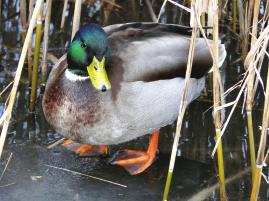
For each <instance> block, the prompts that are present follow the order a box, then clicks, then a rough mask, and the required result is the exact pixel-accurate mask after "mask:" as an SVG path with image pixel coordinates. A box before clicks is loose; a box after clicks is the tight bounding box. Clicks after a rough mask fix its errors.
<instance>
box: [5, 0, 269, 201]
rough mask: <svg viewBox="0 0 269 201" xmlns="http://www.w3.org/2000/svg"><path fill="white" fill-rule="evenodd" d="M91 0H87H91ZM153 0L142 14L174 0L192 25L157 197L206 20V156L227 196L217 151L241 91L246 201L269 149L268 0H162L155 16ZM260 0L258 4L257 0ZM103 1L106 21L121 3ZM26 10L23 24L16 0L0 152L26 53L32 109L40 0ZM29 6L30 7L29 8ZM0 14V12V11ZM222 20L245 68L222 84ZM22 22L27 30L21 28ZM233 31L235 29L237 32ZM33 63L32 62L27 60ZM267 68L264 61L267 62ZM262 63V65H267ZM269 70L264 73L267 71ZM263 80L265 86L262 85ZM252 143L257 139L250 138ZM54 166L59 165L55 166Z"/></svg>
mask: <svg viewBox="0 0 269 201" xmlns="http://www.w3.org/2000/svg"><path fill="white" fill-rule="evenodd" d="M92 2H93V1H90V3H92ZM68 3H74V7H75V9H74V16H73V23H72V38H73V37H74V34H75V33H76V31H77V30H78V29H79V26H80V18H81V9H82V5H83V3H85V2H83V1H81V0H76V1H68V0H64V1H63V11H62V16H61V25H60V28H61V30H63V29H64V26H65V13H66V9H67V5H68ZM153 3H154V1H150V0H145V6H146V7H147V10H148V14H149V16H150V18H151V19H152V21H153V22H159V21H160V19H161V17H162V14H163V12H164V10H165V7H166V6H167V4H170V5H173V6H176V7H178V8H180V9H181V10H182V11H183V10H184V12H186V11H187V12H188V13H189V18H190V22H189V24H190V25H191V26H192V35H191V40H190V49H189V54H188V60H187V61H188V62H187V70H186V75H185V83H184V91H183V93H182V95H181V97H180V102H179V111H178V119H177V123H176V135H175V138H174V142H173V147H172V151H171V158H170V163H169V168H168V173H167V178H166V184H165V188H164V193H163V201H166V200H168V195H169V191H170V188H171V182H172V177H173V171H174V165H175V160H176V155H177V149H178V143H179V140H180V137H181V135H182V134H181V132H182V128H181V127H182V124H183V118H184V115H185V112H186V110H187V101H186V99H187V96H188V83H189V79H190V77H191V70H192V63H193V53H194V47H195V42H196V37H197V36H198V34H200V35H202V36H203V37H204V38H205V40H206V42H207V44H208V41H207V35H206V33H205V31H204V29H203V27H202V25H203V26H208V27H212V30H211V29H209V30H207V34H210V33H211V34H212V37H213V46H212V48H211V47H210V46H209V44H208V48H209V50H210V53H211V55H212V60H213V77H212V80H210V82H211V83H210V84H211V85H212V86H213V87H212V89H213V100H212V102H213V122H212V123H213V124H214V127H215V134H216V143H215V147H214V148H213V149H212V155H211V156H212V158H214V157H215V153H217V167H218V178H219V192H220V200H222V201H224V200H228V198H229V192H227V189H226V183H227V181H226V180H225V159H224V157H223V146H225V145H223V144H222V138H223V137H225V136H224V134H225V131H226V129H227V127H228V126H229V122H230V120H231V117H232V115H233V113H234V111H235V108H236V107H237V106H238V103H239V101H240V99H241V97H243V94H244V93H245V94H246V96H245V97H244V98H245V99H244V103H245V113H246V116H247V122H246V123H247V128H248V139H249V153H250V156H249V158H250V164H249V165H250V167H251V178H252V191H251V197H250V200H251V201H256V200H257V199H258V195H259V189H260V184H261V179H262V175H263V172H262V170H263V167H264V165H265V162H266V159H267V156H268V153H269V149H268V147H267V146H266V145H267V144H266V143H267V134H268V131H267V129H268V122H269V75H267V81H266V85H265V84H264V83H263V81H262V75H261V72H262V68H263V63H264V60H265V59H268V53H267V51H266V50H267V47H268V41H269V25H268V24H269V3H268V1H267V2H265V1H262V0H249V1H243V0H232V1H224V0H223V1H222V0H205V1H203V0H190V1H183V3H182V4H181V3H178V2H176V1H173V0H164V1H163V3H162V6H161V7H160V10H159V14H158V16H157V15H156V13H157V12H156V11H155V10H154V6H153ZM262 3H263V4H262ZM104 4H107V6H106V11H104V21H103V24H107V23H108V21H109V17H110V15H111V13H112V11H113V9H115V8H117V9H119V8H121V6H120V5H119V4H118V2H117V1H115V0H110V1H109V0H106V1H102V5H103V6H104ZM28 5H29V8H28V10H29V12H28V13H29V14H28V23H29V24H28V25H27V23H26V19H27V16H26V13H27V12H26V4H25V1H23V0H20V6H21V12H20V19H21V24H22V27H23V31H22V38H23V41H24V44H23V48H22V51H21V57H20V60H19V63H18V68H17V71H16V76H15V79H14V82H13V86H12V90H11V93H10V96H9V99H8V105H7V108H6V109H5V111H4V113H3V115H2V116H1V118H0V124H1V125H3V127H2V132H1V136H0V158H1V154H2V151H3V147H4V143H5V139H6V135H7V130H8V126H9V121H10V119H11V114H12V109H13V106H14V102H15V101H16V93H17V88H18V85H19V81H20V76H21V72H22V68H23V63H24V61H25V58H26V56H27V54H28V57H27V62H28V78H29V83H31V96H30V106H29V109H30V111H31V112H33V111H34V109H35V103H36V100H37V88H38V87H39V86H38V84H39V82H38V72H39V59H40V45H41V43H42V38H41V35H42V17H43V16H42V10H43V0H37V1H36V3H35V7H34V1H33V0H29V4H28ZM135 5H136V2H135V1H132V6H131V7H132V11H133V12H132V13H133V14H132V16H133V17H134V18H135V17H136V16H137V15H136V13H135V12H136V6H135ZM261 5H263V6H264V5H266V7H265V9H264V13H263V14H262V15H261V13H260V10H261ZM1 6H2V1H1V0H0V12H1ZM33 8H34V9H33ZM51 9H52V0H47V1H46V15H45V25H44V39H43V52H42V62H41V64H42V67H41V85H42V86H45V83H46V75H47V64H48V62H47V60H48V57H49V54H48V46H49V31H50V20H51V14H52V13H51ZM0 17H1V14H0ZM224 20H228V21H229V23H228V24H229V26H231V30H232V32H233V33H234V36H235V37H239V39H240V41H241V47H240V48H241V49H240V51H241V60H242V62H243V63H244V69H245V73H244V74H243V76H242V79H241V80H240V81H239V82H238V83H236V84H235V85H234V86H233V87H231V88H229V89H226V91H224V90H223V85H222V80H221V76H220V72H219V68H218V56H219V55H218V43H219V41H220V34H219V32H220V31H219V30H220V28H219V27H220V24H221V22H222V21H224ZM27 26H28V30H27V34H24V32H25V33H26V29H27ZM35 26H36V40H35V51H34V61H33V62H32V42H31V41H32V34H33V30H34V28H35ZM238 32H239V33H238ZM32 65H33V66H32ZM268 69H269V66H268ZM268 69H267V70H268ZM268 74H269V73H268ZM259 86H261V88H262V89H263V90H264V96H265V101H264V108H263V120H262V129H261V134H260V135H258V134H257V132H256V131H255V130H254V129H253V127H254V125H253V119H252V118H253V117H252V116H253V107H254V106H253V105H254V100H255V97H256V91H257V89H258V87H259ZM264 86H266V87H264ZM234 90H237V96H236V98H235V99H234V100H233V101H231V102H229V103H225V102H224V99H225V97H226V96H227V95H229V94H230V93H231V92H232V91H234ZM227 108H229V113H228V115H227V117H226V118H224V115H223V111H224V110H227ZM257 137H260V141H259V146H258V152H257V156H256V150H255V148H256V147H257V146H255V140H254V139H255V138H257ZM256 145H257V144H256ZM58 169H60V168H58Z"/></svg>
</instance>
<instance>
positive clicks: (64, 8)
mask: <svg viewBox="0 0 269 201" xmlns="http://www.w3.org/2000/svg"><path fill="white" fill-rule="evenodd" d="M67 4H68V0H64V7H63V13H62V20H61V30H63V29H64V24H65V13H66V9H67Z"/></svg>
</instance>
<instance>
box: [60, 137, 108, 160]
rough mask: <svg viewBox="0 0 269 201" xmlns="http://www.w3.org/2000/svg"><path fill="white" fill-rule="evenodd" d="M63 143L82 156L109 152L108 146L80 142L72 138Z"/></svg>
mask: <svg viewBox="0 0 269 201" xmlns="http://www.w3.org/2000/svg"><path fill="white" fill-rule="evenodd" d="M62 145H63V146H64V147H66V148H67V149H68V150H71V151H73V152H75V153H76V154H78V155H79V156H81V157H94V156H100V155H105V154H107V153H108V147H107V146H105V145H90V144H80V143H77V142H74V141H72V140H66V141H65V142H64V143H63V144H62Z"/></svg>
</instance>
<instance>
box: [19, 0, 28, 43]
mask: <svg viewBox="0 0 269 201" xmlns="http://www.w3.org/2000/svg"><path fill="white" fill-rule="evenodd" d="M20 18H21V25H22V33H21V35H22V44H23V43H24V40H25V34H26V27H27V22H26V1H25V0H20Z"/></svg>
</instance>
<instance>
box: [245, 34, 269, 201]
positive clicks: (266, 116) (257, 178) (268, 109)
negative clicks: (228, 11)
mask: <svg viewBox="0 0 269 201" xmlns="http://www.w3.org/2000/svg"><path fill="white" fill-rule="evenodd" d="M267 40H269V36H268V39H267ZM268 69H269V65H268ZM268 122H269V75H267V84H266V94H265V101H264V111H263V120H262V131H261V138H260V144H259V150H258V154H257V161H256V166H255V171H254V173H255V174H254V181H253V182H252V191H251V197H250V200H251V201H256V200H257V199H258V195H259V190H260V182H261V173H262V168H263V166H264V153H265V148H266V141H267V133H268V131H267V128H268V126H269V124H268Z"/></svg>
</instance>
